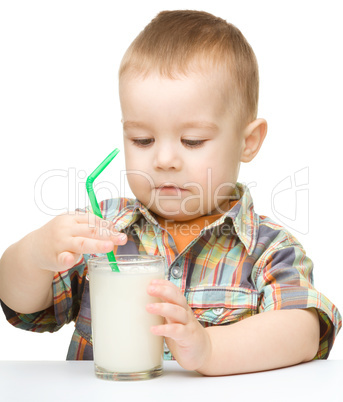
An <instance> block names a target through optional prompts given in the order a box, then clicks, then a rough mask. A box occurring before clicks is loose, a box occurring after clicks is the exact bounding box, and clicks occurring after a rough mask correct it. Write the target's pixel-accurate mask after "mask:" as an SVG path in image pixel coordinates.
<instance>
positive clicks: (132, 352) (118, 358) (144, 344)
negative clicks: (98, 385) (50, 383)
mask: <svg viewBox="0 0 343 402" xmlns="http://www.w3.org/2000/svg"><path fill="white" fill-rule="evenodd" d="M116 260H117V265H118V268H119V270H120V272H113V271H112V270H111V267H110V265H109V261H108V259H107V257H97V258H93V259H89V260H88V270H89V286H90V302H91V320H92V338H93V352H94V364H95V374H96V376H97V377H100V378H104V379H108V380H143V379H149V378H154V377H157V376H159V375H161V374H162V356H163V337H160V336H156V335H154V334H152V333H151V331H150V327H151V326H153V325H159V324H162V323H163V318H162V317H160V316H157V315H154V314H150V313H148V312H147V311H146V309H145V306H146V305H147V304H150V303H156V302H159V301H160V300H159V299H157V298H155V297H151V296H149V295H148V293H147V288H148V285H149V284H150V282H151V281H152V280H153V279H164V258H163V257H161V256H150V255H119V256H116Z"/></svg>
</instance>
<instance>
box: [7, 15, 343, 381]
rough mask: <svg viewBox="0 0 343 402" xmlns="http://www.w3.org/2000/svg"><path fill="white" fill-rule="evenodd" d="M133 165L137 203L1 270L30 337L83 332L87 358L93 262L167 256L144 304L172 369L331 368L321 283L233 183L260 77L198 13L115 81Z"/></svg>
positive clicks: (234, 37) (142, 51) (331, 315)
mask: <svg viewBox="0 0 343 402" xmlns="http://www.w3.org/2000/svg"><path fill="white" fill-rule="evenodd" d="M119 92H120V101H121V107H122V116H123V119H122V122H123V132H124V146H125V159H126V168H127V174H128V181H129V184H130V187H131V189H132V192H133V193H134V195H135V197H136V200H132V199H119V200H107V201H104V202H103V203H102V204H101V208H102V211H103V215H104V220H101V219H99V218H97V217H95V216H94V215H92V214H90V213H79V214H76V215H63V216H59V217H56V218H55V219H53V220H52V221H51V222H49V223H48V224H47V225H45V226H43V227H42V228H40V229H38V230H36V231H34V232H32V233H30V234H29V235H27V236H26V237H25V238H23V239H22V240H20V241H19V242H18V243H16V244H14V245H12V246H11V247H9V249H8V250H6V252H5V253H4V255H3V257H2V259H1V262H0V298H1V299H2V306H3V309H4V312H5V314H6V316H7V319H8V320H9V322H10V323H12V324H13V325H15V326H17V327H19V328H23V329H27V330H31V331H56V330H58V329H59V328H60V327H61V326H63V325H64V324H65V323H68V322H71V321H72V320H75V321H76V324H75V332H74V335H73V337H72V340H71V344H70V347H69V351H68V356H67V358H68V359H92V358H93V352H92V339H91V327H90V306H89V286H88V282H87V279H86V274H87V260H88V258H89V257H90V256H91V255H94V254H101V253H106V252H108V251H110V250H112V249H114V251H115V253H116V254H151V255H155V254H161V255H163V256H164V257H165V260H166V278H167V280H163V281H153V282H152V283H151V285H150V286H149V288H148V290H147V291H148V292H149V293H150V294H151V295H154V296H157V297H159V298H161V299H162V301H163V303H157V304H152V305H148V306H146V308H147V310H148V311H149V312H150V313H151V314H159V315H161V316H163V317H165V323H164V324H163V325H160V326H156V327H152V328H151V330H152V332H153V333H154V334H156V335H161V336H165V339H166V344H167V346H168V349H166V351H165V358H166V359H171V358H172V357H174V358H175V359H176V360H177V361H178V362H179V363H180V365H181V366H183V367H184V368H186V369H189V370H197V371H198V372H200V373H202V374H204V375H228V374H235V373H245V372H253V371H260V370H268V369H273V368H278V367H284V366H288V365H292V364H297V363H301V362H305V361H309V360H311V359H313V358H320V359H323V358H327V357H328V355H329V352H330V350H331V347H332V345H333V342H334V339H335V336H336V335H337V333H338V331H339V329H340V327H341V316H340V314H339V312H338V310H337V308H336V307H335V306H334V305H333V304H332V303H331V302H330V301H329V300H328V299H327V298H326V297H325V296H323V295H322V294H320V293H319V292H318V291H316V290H315V289H314V287H313V285H312V262H311V260H310V259H309V258H308V257H307V256H306V254H305V251H304V250H303V248H302V246H301V245H300V244H299V243H298V242H297V240H296V239H295V238H294V237H293V236H292V235H291V234H290V233H288V232H287V231H286V230H285V229H283V228H282V227H280V226H279V225H277V224H275V223H274V222H272V221H271V220H270V219H268V218H267V217H264V216H258V215H257V214H256V213H255V212H254V209H253V203H252V200H251V196H250V193H249V190H248V189H247V188H246V187H245V186H243V185H241V184H240V183H237V178H238V172H239V166H240V162H249V161H251V160H252V159H253V158H254V157H255V156H256V155H257V153H258V151H259V149H260V147H261V145H262V143H263V140H264V138H265V136H266V131H267V123H266V121H265V120H263V119H257V118H256V115H257V104H258V68H257V62H256V59H255V56H254V53H253V51H252V49H251V47H250V45H249V44H248V43H247V41H246V40H245V38H244V37H243V35H242V34H241V33H240V31H239V30H238V29H237V28H235V27H234V26H232V25H231V24H228V23H227V22H226V21H224V20H222V19H220V18H216V17H214V16H212V15H211V14H208V13H205V12H199V11H171V12H162V13H160V14H159V15H158V16H157V17H156V18H155V19H154V20H153V21H152V22H151V23H150V24H149V25H148V26H147V27H146V28H145V30H144V31H142V32H141V34H140V35H138V37H137V38H136V39H135V40H134V42H133V43H132V44H131V46H130V47H129V49H128V50H127V52H126V53H125V55H124V58H123V60H122V64H121V67H120V71H119Z"/></svg>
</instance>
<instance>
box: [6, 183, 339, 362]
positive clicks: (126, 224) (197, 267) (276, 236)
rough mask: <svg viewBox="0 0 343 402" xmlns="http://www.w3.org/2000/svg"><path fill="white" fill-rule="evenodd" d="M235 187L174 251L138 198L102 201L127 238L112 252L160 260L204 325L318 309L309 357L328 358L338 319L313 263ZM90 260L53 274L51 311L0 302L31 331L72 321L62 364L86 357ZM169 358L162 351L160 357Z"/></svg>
mask: <svg viewBox="0 0 343 402" xmlns="http://www.w3.org/2000/svg"><path fill="white" fill-rule="evenodd" d="M236 190H237V193H236V199H237V200H238V202H236V203H233V207H232V208H231V209H230V210H229V211H228V212H226V213H225V214H224V215H222V216H221V217H220V219H218V220H217V221H215V222H213V223H212V224H210V225H209V226H206V227H205V228H204V229H203V230H202V231H201V232H200V234H199V236H198V237H197V238H195V239H194V240H193V241H192V242H191V243H190V244H189V245H188V246H187V247H186V248H185V249H184V250H182V251H181V252H180V253H179V252H178V250H177V249H176V247H175V243H174V240H173V237H172V234H170V233H168V231H167V230H165V229H163V228H162V227H161V226H160V225H159V224H158V222H157V220H156V219H155V217H154V215H153V214H152V213H151V212H150V211H149V210H147V208H146V207H145V206H144V205H142V204H141V203H140V202H139V201H137V200H134V199H127V198H120V199H111V200H106V201H103V202H102V203H101V209H102V213H103V216H104V218H105V219H107V220H111V221H113V222H114V223H115V225H116V228H117V229H118V230H119V231H124V232H126V233H127V235H128V242H127V244H126V245H124V246H119V247H117V248H116V250H115V252H116V253H117V255H118V254H148V255H162V256H164V257H165V276H166V278H167V279H168V280H170V281H171V282H173V283H174V284H175V285H176V286H178V287H179V288H180V290H181V291H182V292H183V293H184V295H185V297H186V299H187V301H188V304H189V305H190V307H191V308H192V309H193V312H194V315H195V317H196V318H197V319H198V320H199V321H200V322H201V323H202V324H203V325H204V326H210V325H230V324H232V323H235V322H237V321H239V320H242V319H245V318H247V317H250V316H252V315H254V314H259V313H263V312H265V311H270V310H279V309H305V308H311V307H312V308H316V309H317V311H318V313H319V317H320V332H321V335H320V345H319V348H318V352H317V355H316V357H315V358H316V359H325V358H327V357H328V355H329V352H330V350H331V348H332V345H333V342H334V340H335V337H336V336H337V334H338V331H339V330H340V328H341V326H342V318H341V315H340V313H339V311H338V309H337V308H336V307H335V306H334V305H333V304H332V303H331V301H330V300H328V299H327V298H326V297H325V296H324V295H323V294H321V293H320V292H318V291H317V290H316V289H315V288H314V285H313V276H312V270H313V263H312V261H311V259H310V258H309V257H308V256H307V255H306V253H305V250H304V249H303V247H302V246H301V244H300V243H299V242H298V241H297V239H296V238H295V237H294V236H292V234H290V233H289V232H288V231H287V230H286V229H284V228H283V227H281V226H280V225H278V224H276V223H275V222H273V221H272V220H271V219H269V218H267V217H265V216H259V215H257V214H256V213H255V211H254V207H253V202H252V198H251V195H250V192H249V190H248V188H247V187H245V186H243V185H242V184H239V183H237V186H236ZM93 256H94V255H84V256H83V258H82V259H81V260H80V261H79V262H78V264H77V265H75V266H74V267H73V268H72V269H71V270H69V271H66V272H62V273H58V274H56V275H55V277H54V281H53V289H54V306H53V307H52V308H50V309H47V310H45V311H42V312H38V313H35V314H29V315H23V314H18V313H15V312H14V311H12V310H11V309H9V308H8V307H7V306H5V305H4V304H3V303H2V304H3V309H4V311H5V314H6V316H7V319H8V320H9V322H10V323H11V324H13V325H14V326H16V327H18V328H22V329H26V330H30V331H37V332H43V331H50V332H53V331H56V330H58V329H59V328H61V327H62V326H63V325H64V324H66V323H69V322H71V321H75V331H74V334H73V337H72V340H71V343H70V347H69V351H68V355H67V359H74V360H75V359H76V360H78V359H79V360H88V359H92V358H93V350H92V332H91V314H90V302H89V284H88V280H87V261H88V259H89V258H90V257H93ZM123 308H124V307H123ZM108 319H109V320H110V319H111V317H108ZM171 358H172V356H171V355H170V352H169V351H168V350H165V359H171Z"/></svg>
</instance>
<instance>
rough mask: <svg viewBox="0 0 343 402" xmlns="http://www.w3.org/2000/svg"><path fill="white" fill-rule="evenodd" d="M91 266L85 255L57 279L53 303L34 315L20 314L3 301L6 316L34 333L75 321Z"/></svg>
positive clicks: (10, 321)
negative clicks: (87, 266) (88, 266)
mask: <svg viewBox="0 0 343 402" xmlns="http://www.w3.org/2000/svg"><path fill="white" fill-rule="evenodd" d="M86 274H87V269H86V263H85V260H84V257H83V258H82V259H80V261H79V262H78V263H77V264H76V265H75V266H74V267H73V268H71V269H70V270H69V271H65V272H58V273H56V274H55V276H54V279H53V284H52V286H53V293H54V296H53V297H54V304H53V306H51V307H49V308H47V309H45V310H42V311H38V312H36V313H33V314H20V313H17V312H15V311H13V310H12V309H10V308H9V307H8V306H6V305H5V304H4V303H3V302H1V305H2V308H3V311H4V313H5V316H6V319H7V320H8V322H9V323H10V324H12V325H13V326H15V327H17V328H19V329H24V330H27V331H33V332H55V331H58V330H59V329H60V328H61V327H63V325H64V324H68V323H70V322H71V321H73V320H75V318H76V317H77V314H78V312H79V310H80V303H81V297H82V293H83V289H84V284H85V281H86V280H87V278H86Z"/></svg>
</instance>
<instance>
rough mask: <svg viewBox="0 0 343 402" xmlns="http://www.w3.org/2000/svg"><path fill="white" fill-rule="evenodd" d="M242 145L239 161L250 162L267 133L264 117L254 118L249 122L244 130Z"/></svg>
mask: <svg viewBox="0 0 343 402" xmlns="http://www.w3.org/2000/svg"><path fill="white" fill-rule="evenodd" d="M243 135H244V146H243V151H242V155H241V162H250V161H252V160H253V159H254V158H255V156H256V155H257V154H258V151H259V150H260V148H261V146H262V144H263V141H264V139H265V138H266V135H267V122H266V120H264V119H256V120H254V121H252V122H251V123H249V124H248V125H247V126H246V127H245V129H244V131H243Z"/></svg>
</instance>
